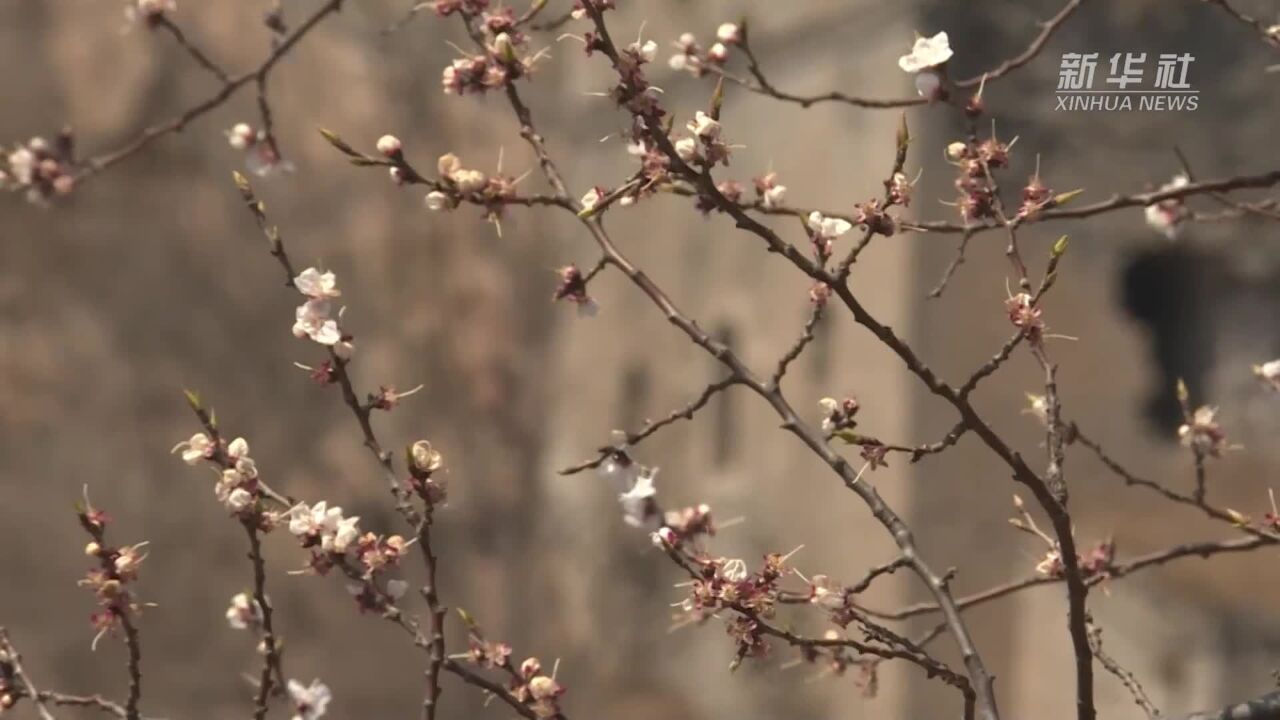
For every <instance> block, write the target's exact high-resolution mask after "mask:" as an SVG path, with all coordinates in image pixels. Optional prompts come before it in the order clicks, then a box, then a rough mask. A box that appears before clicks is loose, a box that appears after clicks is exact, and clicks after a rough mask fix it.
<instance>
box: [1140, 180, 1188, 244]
mask: <svg viewBox="0 0 1280 720" xmlns="http://www.w3.org/2000/svg"><path fill="white" fill-rule="evenodd" d="M1190 182H1191V180H1190V179H1189V178H1188V177H1187V176H1186V175H1184V174H1181V173H1179V174H1178V175H1175V176H1173V179H1172V180H1170V181H1169V182H1167V183H1165V184H1164V185H1162V186H1160V192H1164V191H1166V190H1177V189H1178V188H1181V187H1185V186H1186V185H1187V184H1188V183H1190ZM1143 215H1144V216H1145V217H1146V221H1147V225H1149V226H1150V227H1151V229H1152V230H1155V231H1157V232H1159V233H1161V234H1162V235H1164V236H1165V237H1167V238H1169V239H1170V240H1176V239H1177V238H1178V235H1180V234H1181V232H1182V224H1183V221H1184V220H1185V219H1186V206H1185V205H1183V202H1182V199H1181V198H1171V199H1168V200H1161V201H1160V202H1157V203H1153V204H1151V205H1148V206H1146V207H1145V208H1143Z"/></svg>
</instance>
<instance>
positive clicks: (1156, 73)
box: [1054, 52, 1200, 112]
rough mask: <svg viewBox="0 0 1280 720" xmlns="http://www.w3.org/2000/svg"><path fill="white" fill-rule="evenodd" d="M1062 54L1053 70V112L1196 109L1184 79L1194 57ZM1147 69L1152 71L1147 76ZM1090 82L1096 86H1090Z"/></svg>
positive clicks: (1194, 96)
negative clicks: (1055, 84) (1107, 57)
mask: <svg viewBox="0 0 1280 720" xmlns="http://www.w3.org/2000/svg"><path fill="white" fill-rule="evenodd" d="M1152 60H1154V62H1148V60H1147V53H1131V52H1125V53H1120V52H1118V53H1115V54H1113V55H1112V56H1111V58H1110V60H1109V61H1107V60H1103V61H1102V62H1103V69H1102V71H1098V62H1099V53H1063V55H1062V64H1061V65H1060V66H1059V68H1058V91H1057V93H1056V94H1055V96H1054V97H1055V99H1056V100H1057V107H1055V108H1054V109H1055V111H1058V112H1063V111H1065V112H1132V111H1139V112H1141V111H1147V112H1169V111H1173V112H1189V111H1194V110H1196V109H1197V108H1198V107H1199V105H1200V91H1199V90H1196V89H1195V88H1193V87H1192V86H1191V83H1190V81H1188V79H1187V75H1188V72H1189V70H1190V69H1191V63H1193V62H1195V57H1194V56H1192V55H1190V54H1188V53H1181V54H1179V53H1161V54H1159V55H1155V56H1154V57H1153V58H1152ZM1149 70H1151V71H1152V72H1148V71H1149ZM1095 80H1096V81H1097V82H1095Z"/></svg>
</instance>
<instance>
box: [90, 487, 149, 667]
mask: <svg viewBox="0 0 1280 720" xmlns="http://www.w3.org/2000/svg"><path fill="white" fill-rule="evenodd" d="M77 517H78V518H79V520H80V526H81V527H82V528H84V530H85V532H87V533H88V534H89V537H90V538H91V539H90V541H89V543H88V544H86V545H85V547H84V554H85V555H87V556H88V557H90V558H92V559H93V560H95V561H96V563H97V564H96V566H95V567H93V568H91V569H89V570H88V571H87V572H86V573H85V576H84V577H83V578H82V579H80V580H79V582H78V583H77V584H78V585H80V586H81V587H85V588H88V589H89V590H90V591H92V592H93V594H94V597H95V598H96V599H97V602H98V609H97V610H96V611H94V612H93V613H92V614H91V615H90V616H89V622H90V624H91V625H92V626H93V628H94V630H96V631H97V633H96V634H95V635H94V638H93V647H95V648H96V647H97V645H98V641H99V640H101V639H102V638H103V636H105V635H107V634H108V633H112V632H115V631H116V630H117V629H118V628H120V627H121V625H123V624H125V623H126V622H128V618H130V617H132V616H133V615H136V614H137V613H138V612H139V611H140V610H141V607H142V606H141V605H140V604H139V603H138V601H137V600H136V599H135V598H134V594H133V591H132V589H131V587H132V583H134V582H135V581H136V580H137V579H138V570H139V568H140V567H141V565H142V561H144V560H146V559H147V555H146V552H145V548H146V546H147V543H145V542H142V543H138V544H136V545H127V546H121V547H113V546H111V545H108V544H107V542H106V530H107V524H108V523H109V522H110V518H109V517H108V516H107V514H106V513H104V512H102V511H101V510H97V509H94V507H93V506H92V505H91V504H90V503H89V499H88V496H87V493H86V497H85V500H84V503H83V504H82V505H80V506H79V507H78V508H77Z"/></svg>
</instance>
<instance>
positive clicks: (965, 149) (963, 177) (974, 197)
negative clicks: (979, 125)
mask: <svg viewBox="0 0 1280 720" xmlns="http://www.w3.org/2000/svg"><path fill="white" fill-rule="evenodd" d="M1010 147H1012V143H1003V142H1000V141H999V140H997V139H996V138H995V137H991V138H989V139H987V140H984V141H982V142H973V141H966V142H959V141H957V142H953V143H951V144H950V145H948V146H947V159H948V160H950V161H951V162H952V164H954V165H955V166H956V168H957V170H959V174H958V176H957V177H956V189H957V190H959V191H960V197H959V199H958V200H957V201H956V207H957V208H959V210H960V218H961V219H962V220H963V221H964V222H965V223H970V222H973V221H974V220H982V219H986V218H992V217H995V210H996V205H995V199H996V198H995V188H994V187H993V184H992V178H991V171H992V170H994V169H996V168H1005V167H1008V166H1009V148H1010Z"/></svg>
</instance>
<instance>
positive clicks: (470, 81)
mask: <svg viewBox="0 0 1280 720" xmlns="http://www.w3.org/2000/svg"><path fill="white" fill-rule="evenodd" d="M478 5H480V3H466V2H463V3H450V7H452V8H454V9H456V10H457V11H459V12H461V13H462V14H463V15H464V16H466V17H469V18H470V17H475V16H477V15H479V17H480V20H481V22H480V29H481V32H482V33H483V37H484V43H483V45H484V52H483V53H477V54H474V55H464V56H463V57H459V58H455V59H454V60H453V61H452V62H450V63H449V65H448V66H446V67H445V69H444V72H443V73H442V74H441V76H440V84H441V86H442V87H443V89H444V92H445V94H446V95H466V94H468V93H473V94H481V95H482V94H484V93H486V92H488V91H489V90H494V89H497V88H500V87H503V86H504V85H506V84H507V83H509V82H512V81H514V80H517V79H519V78H522V77H525V76H526V75H528V74H529V73H530V72H531V71H532V70H533V68H534V66H535V65H536V64H537V63H538V61H539V60H540V59H542V58H543V57H544V56H545V53H541V52H539V53H533V54H530V52H529V49H528V44H529V36H528V35H526V34H525V33H523V32H521V31H520V29H519V27H518V26H517V24H516V16H515V11H514V10H512V9H511V8H509V7H507V8H502V9H499V10H494V11H493V12H483V13H482V12H481V11H480V10H478V9H477V6H478ZM485 5H487V3H485ZM437 7H439V4H437ZM437 11H439V10H437ZM452 11H453V10H450V11H449V12H444V13H441V14H442V15H448V14H451V12H452Z"/></svg>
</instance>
